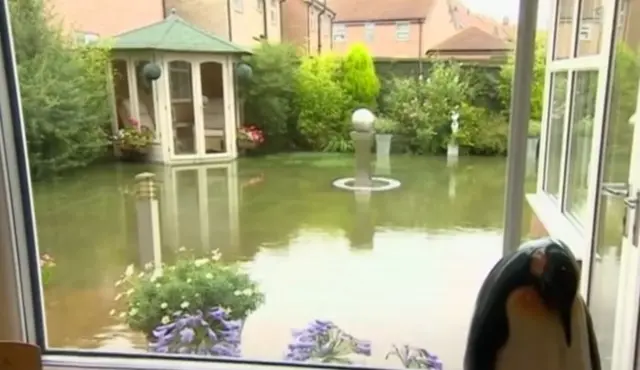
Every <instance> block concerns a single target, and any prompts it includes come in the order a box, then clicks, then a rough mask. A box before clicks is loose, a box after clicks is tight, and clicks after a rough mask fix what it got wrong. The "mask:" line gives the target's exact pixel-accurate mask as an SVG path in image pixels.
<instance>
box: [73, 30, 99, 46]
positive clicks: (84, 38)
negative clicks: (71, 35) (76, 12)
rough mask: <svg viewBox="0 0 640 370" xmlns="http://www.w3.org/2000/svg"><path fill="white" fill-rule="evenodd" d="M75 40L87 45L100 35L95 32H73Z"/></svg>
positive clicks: (96, 39)
mask: <svg viewBox="0 0 640 370" xmlns="http://www.w3.org/2000/svg"><path fill="white" fill-rule="evenodd" d="M75 38H76V42H77V43H78V44H80V45H88V44H92V43H94V42H96V41H98V40H99V39H100V36H98V34H96V33H91V32H76V33H75Z"/></svg>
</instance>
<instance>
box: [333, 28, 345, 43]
mask: <svg viewBox="0 0 640 370" xmlns="http://www.w3.org/2000/svg"><path fill="white" fill-rule="evenodd" d="M346 38H347V28H346V26H345V25H344V24H334V25H333V41H338V42H340V41H345V40H346Z"/></svg>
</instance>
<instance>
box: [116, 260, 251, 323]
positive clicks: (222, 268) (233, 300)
mask: <svg viewBox="0 0 640 370" xmlns="http://www.w3.org/2000/svg"><path fill="white" fill-rule="evenodd" d="M182 252H184V250H183V251H182ZM182 257H183V258H181V259H180V260H178V262H177V263H175V264H174V265H170V266H167V265H163V266H162V267H161V268H160V269H154V268H153V266H152V265H151V264H149V265H147V266H145V268H144V270H143V271H140V272H137V271H135V269H134V267H133V265H130V266H129V267H127V269H126V271H125V273H124V274H123V276H122V278H121V280H119V281H117V282H116V287H118V289H119V291H120V293H118V295H117V296H116V298H115V299H116V301H119V302H120V301H122V304H123V306H124V307H123V311H122V312H120V313H119V316H120V317H121V318H123V319H124V320H125V321H126V323H127V324H128V325H129V327H130V328H131V329H133V330H136V331H139V332H142V333H144V334H147V335H148V334H150V333H151V332H152V331H153V329H155V328H156V327H157V326H158V325H160V324H166V323H168V322H170V321H171V320H172V319H173V318H174V317H175V316H176V315H181V314H184V313H189V314H195V313H197V312H198V310H200V311H201V312H208V311H209V310H211V309H212V308H215V307H222V308H224V309H225V311H226V312H227V313H228V315H229V317H230V318H231V319H234V320H236V319H245V318H246V317H247V316H248V315H249V314H250V313H252V312H253V311H255V310H256V309H257V308H258V307H259V306H260V305H261V304H262V303H264V295H263V293H262V292H260V290H259V289H258V286H257V283H255V282H254V281H252V280H251V278H250V277H249V275H247V274H246V273H245V272H242V271H241V270H240V267H239V266H237V265H225V264H223V263H221V262H220V261H219V260H220V254H219V252H218V251H215V252H214V253H213V255H212V256H211V257H210V258H201V259H196V258H194V257H193V256H186V255H183V256H182ZM116 313H117V312H116V311H115V310H114V311H112V314H114V315H115V314H116Z"/></svg>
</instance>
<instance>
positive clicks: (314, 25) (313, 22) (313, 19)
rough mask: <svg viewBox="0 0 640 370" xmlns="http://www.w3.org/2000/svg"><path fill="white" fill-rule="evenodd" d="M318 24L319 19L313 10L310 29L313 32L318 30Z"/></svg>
mask: <svg viewBox="0 0 640 370" xmlns="http://www.w3.org/2000/svg"><path fill="white" fill-rule="evenodd" d="M316 23H318V22H317V17H316V12H315V10H313V9H311V10H310V11H309V28H310V29H311V31H315V30H316Z"/></svg>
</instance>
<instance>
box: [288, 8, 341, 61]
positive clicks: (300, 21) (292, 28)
mask: <svg viewBox="0 0 640 370" xmlns="http://www.w3.org/2000/svg"><path fill="white" fill-rule="evenodd" d="M335 16H336V14H335V12H334V11H333V10H332V9H331V8H329V7H328V5H327V3H326V0H286V1H285V2H284V3H283V4H282V39H283V40H286V41H287V42H290V43H293V44H294V45H297V46H298V47H300V49H301V50H303V51H304V52H305V53H307V54H311V55H315V54H319V53H321V52H325V51H328V50H331V47H332V38H331V26H332V24H333V19H334V18H335Z"/></svg>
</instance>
